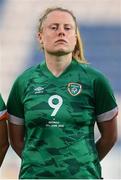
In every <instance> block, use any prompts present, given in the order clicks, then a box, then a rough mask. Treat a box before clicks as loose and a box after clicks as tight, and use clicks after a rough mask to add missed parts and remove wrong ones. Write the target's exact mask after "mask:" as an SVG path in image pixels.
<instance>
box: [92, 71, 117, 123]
mask: <svg viewBox="0 0 121 180" xmlns="http://www.w3.org/2000/svg"><path fill="white" fill-rule="evenodd" d="M94 94H95V111H96V116H97V121H99V122H102V121H107V120H111V119H112V118H114V117H115V116H116V115H117V113H118V108H117V103H116V99H115V97H114V93H113V90H112V88H111V86H110V83H109V81H108V80H107V79H106V77H105V76H104V75H102V74H100V73H99V75H98V76H97V77H96V79H95V82H94Z"/></svg>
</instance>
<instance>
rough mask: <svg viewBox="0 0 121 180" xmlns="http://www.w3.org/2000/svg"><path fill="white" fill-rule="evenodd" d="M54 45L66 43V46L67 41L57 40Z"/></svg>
mask: <svg viewBox="0 0 121 180" xmlns="http://www.w3.org/2000/svg"><path fill="white" fill-rule="evenodd" d="M55 43H62V44H65V43H66V44H67V41H66V40H64V39H59V40H57V41H55Z"/></svg>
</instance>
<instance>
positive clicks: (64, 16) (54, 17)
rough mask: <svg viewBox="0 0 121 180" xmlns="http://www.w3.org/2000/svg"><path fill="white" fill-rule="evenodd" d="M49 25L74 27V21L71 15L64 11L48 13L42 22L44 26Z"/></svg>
mask: <svg viewBox="0 0 121 180" xmlns="http://www.w3.org/2000/svg"><path fill="white" fill-rule="evenodd" d="M51 23H61V24H73V25H75V21H74V19H73V17H72V15H71V14H69V13H68V12H65V11H58V10H57V11H56V10H55V11H52V12H50V13H49V14H48V15H47V17H46V19H45V20H44V24H51Z"/></svg>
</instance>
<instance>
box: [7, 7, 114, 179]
mask: <svg viewBox="0 0 121 180" xmlns="http://www.w3.org/2000/svg"><path fill="white" fill-rule="evenodd" d="M38 37H39V42H40V44H41V47H42V48H43V49H44V53H45V63H43V64H40V65H38V66H37V67H33V68H31V69H29V70H27V71H25V72H24V73H23V74H22V75H21V76H20V77H18V78H17V80H16V81H15V83H14V85H13V88H12V90H11V93H10V96H9V99H8V112H9V114H10V139H11V145H12V147H13V148H14V150H15V151H16V153H17V154H18V155H19V156H21V158H22V165H21V170H20V179H22V178H24V179H31V178H32V179H41V178H42V179H44V178H46V179H50V178H52V179H58V178H59V179H72V178H73V179H98V178H99V179H100V178H101V167H100V163H99V161H100V160H101V159H103V158H104V157H105V156H106V154H107V153H108V152H109V150H110V149H111V147H112V146H113V145H114V143H115V141H116V135H117V130H116V118H115V117H116V115H117V105H116V102H115V98H114V95H113V92H112V90H111V87H110V85H109V83H108V82H107V80H106V79H105V77H104V76H103V75H102V74H101V73H99V72H98V71H96V70H94V69H93V68H91V67H90V66H89V65H87V64H86V63H85V61H84V58H83V51H82V46H81V42H80V38H79V32H78V29H77V25H76V20H75V17H74V16H73V15H72V13H71V12H70V11H68V10H65V9H62V8H55V9H48V10H47V11H46V13H45V14H44V15H43V17H42V18H41V19H40V26H39V33H38ZM73 57H77V59H78V60H79V59H80V63H79V62H77V59H74V58H73ZM95 123H97V124H98V128H99V131H100V134H101V136H100V138H99V140H98V141H97V142H96V143H95V140H94V124H95Z"/></svg>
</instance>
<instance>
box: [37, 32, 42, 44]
mask: <svg viewBox="0 0 121 180" xmlns="http://www.w3.org/2000/svg"><path fill="white" fill-rule="evenodd" d="M37 39H38V40H39V42H40V43H41V42H42V33H41V32H38V33H37Z"/></svg>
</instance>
